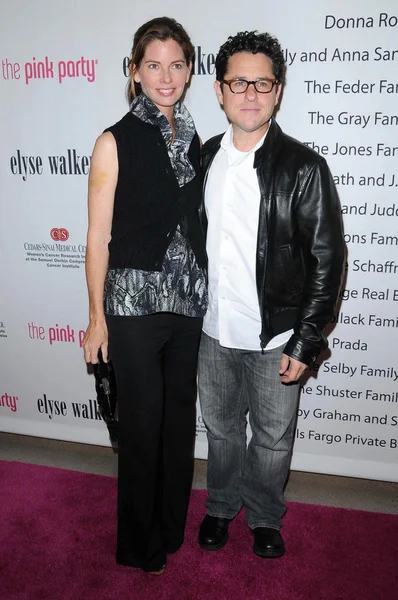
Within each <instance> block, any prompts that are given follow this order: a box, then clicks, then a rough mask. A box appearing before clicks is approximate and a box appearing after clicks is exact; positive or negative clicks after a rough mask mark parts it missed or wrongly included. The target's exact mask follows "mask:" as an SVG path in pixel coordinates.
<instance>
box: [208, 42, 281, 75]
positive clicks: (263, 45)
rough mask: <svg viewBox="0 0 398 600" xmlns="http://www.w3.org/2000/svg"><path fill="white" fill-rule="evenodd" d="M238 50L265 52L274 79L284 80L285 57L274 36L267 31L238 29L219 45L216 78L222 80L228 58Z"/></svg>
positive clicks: (256, 52) (226, 69)
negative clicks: (237, 31)
mask: <svg viewBox="0 0 398 600" xmlns="http://www.w3.org/2000/svg"><path fill="white" fill-rule="evenodd" d="M238 52H250V53H251V54H258V53H261V54H265V56H268V58H269V59H270V60H271V62H272V71H273V73H274V77H275V79H277V80H278V81H279V82H280V83H284V80H285V70H286V67H285V58H284V55H283V52H282V48H281V45H280V43H279V41H278V40H277V38H276V37H273V36H272V35H270V34H269V33H258V31H240V32H239V33H237V34H236V35H234V36H230V37H229V38H228V39H227V41H226V42H225V43H224V44H223V45H222V46H221V48H220V50H219V51H218V54H217V58H216V79H217V81H222V80H223V79H224V77H225V74H226V72H227V71H228V60H229V59H230V57H231V56H233V55H234V54H237V53H238Z"/></svg>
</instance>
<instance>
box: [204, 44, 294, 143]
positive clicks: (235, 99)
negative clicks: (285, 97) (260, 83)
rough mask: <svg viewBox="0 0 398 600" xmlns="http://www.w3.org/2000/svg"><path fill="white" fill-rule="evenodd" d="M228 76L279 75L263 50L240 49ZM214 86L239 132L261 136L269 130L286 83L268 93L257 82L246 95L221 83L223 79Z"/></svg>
mask: <svg viewBox="0 0 398 600" xmlns="http://www.w3.org/2000/svg"><path fill="white" fill-rule="evenodd" d="M224 79H246V80H247V81H256V80H258V79H275V76H274V73H273V71H272V62H271V59H269V58H268V56H265V55H264V54H261V53H258V54H251V52H239V53H238V54H234V55H233V56H231V58H230V59H229V61H228V69H227V72H226V74H225V77H224ZM214 89H215V91H216V94H217V98H218V101H219V102H220V104H221V105H222V106H223V108H224V111H225V114H226V115H227V117H228V119H229V121H230V122H231V123H232V125H233V127H234V131H235V133H238V134H239V135H242V134H243V136H245V134H249V135H250V134H253V133H257V134H258V138H259V139H260V138H261V137H262V136H263V135H264V133H265V132H266V131H267V129H268V126H269V120H270V118H271V117H272V113H273V112H274V108H275V106H276V105H277V104H278V101H279V96H280V93H281V91H282V86H281V85H280V84H279V85H275V86H274V87H273V88H272V90H271V91H270V92H269V93H268V94H264V93H259V92H257V91H256V90H255V88H254V85H250V86H249V87H248V89H247V91H246V92H245V93H244V94H234V93H232V92H231V90H230V89H229V87H228V85H226V84H224V85H223V86H221V85H220V82H219V81H216V82H215V84H214ZM256 137H257V136H256Z"/></svg>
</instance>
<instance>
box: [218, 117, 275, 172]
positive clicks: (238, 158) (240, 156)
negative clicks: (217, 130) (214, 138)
mask: <svg viewBox="0 0 398 600" xmlns="http://www.w3.org/2000/svg"><path fill="white" fill-rule="evenodd" d="M271 121H272V119H271V120H270V122H269V125H271ZM268 131H269V127H268V129H267V131H266V132H265V133H264V135H263V137H262V138H261V139H260V140H259V141H258V142H257V144H256V145H255V146H253V148H251V149H250V150H248V151H247V152H242V151H240V150H238V149H237V148H235V146H234V142H233V128H232V124H231V125H230V126H229V127H228V129H227V131H226V132H225V134H224V136H223V138H222V140H221V143H220V147H221V148H222V149H223V150H224V151H225V152H226V154H227V157H228V164H229V166H231V165H234V166H237V165H240V164H241V163H242V162H243V161H244V160H245V159H246V158H247V157H248V156H250V155H254V153H255V152H256V150H258V149H259V148H260V147H261V146H262V145H263V143H264V140H265V138H266V136H267V133H268Z"/></svg>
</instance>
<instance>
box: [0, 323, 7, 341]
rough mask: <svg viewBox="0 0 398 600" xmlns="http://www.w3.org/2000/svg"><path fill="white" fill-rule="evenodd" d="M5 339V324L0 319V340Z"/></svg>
mask: <svg viewBox="0 0 398 600" xmlns="http://www.w3.org/2000/svg"><path fill="white" fill-rule="evenodd" d="M6 337H7V332H6V324H5V323H4V321H2V320H1V319H0V338H6Z"/></svg>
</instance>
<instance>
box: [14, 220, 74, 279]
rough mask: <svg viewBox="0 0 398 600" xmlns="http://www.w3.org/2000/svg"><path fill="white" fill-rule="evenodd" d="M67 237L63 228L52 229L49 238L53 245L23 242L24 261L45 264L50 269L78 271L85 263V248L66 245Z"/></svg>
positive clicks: (66, 232) (67, 233)
mask: <svg viewBox="0 0 398 600" xmlns="http://www.w3.org/2000/svg"><path fill="white" fill-rule="evenodd" d="M69 235H70V234H69V231H68V230H67V229H65V227H53V228H52V229H51V231H50V237H51V239H52V240H53V241H54V243H46V242H41V243H31V242H25V243H24V249H25V251H26V257H25V261H26V262H31V263H41V264H45V265H46V266H47V267H50V268H58V269H62V268H68V269H79V268H80V267H82V266H83V265H84V263H85V256H86V246H84V245H83V244H66V243H65V242H66V241H67V240H68V239H69Z"/></svg>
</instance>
